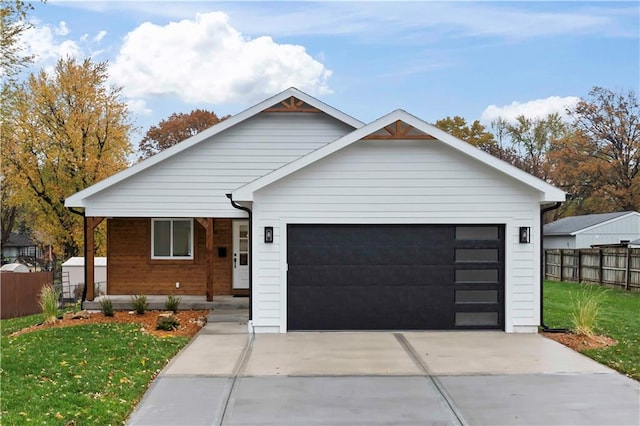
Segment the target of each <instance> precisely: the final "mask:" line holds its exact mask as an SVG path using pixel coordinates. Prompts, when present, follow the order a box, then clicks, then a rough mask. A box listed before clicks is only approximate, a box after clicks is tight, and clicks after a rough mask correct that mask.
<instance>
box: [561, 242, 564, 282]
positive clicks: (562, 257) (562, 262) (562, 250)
mask: <svg viewBox="0 0 640 426" xmlns="http://www.w3.org/2000/svg"><path fill="white" fill-rule="evenodd" d="M563 253H564V249H560V281H563V279H562V278H563V274H562V272H563V270H564V255H563Z"/></svg>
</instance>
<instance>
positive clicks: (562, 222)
mask: <svg viewBox="0 0 640 426" xmlns="http://www.w3.org/2000/svg"><path fill="white" fill-rule="evenodd" d="M632 215H637V216H638V217H640V213H638V212H635V211H624V212H614V213H597V214H586V215H582V216H570V217H565V218H562V219H558V220H556V221H555V222H551V223H547V224H546V225H544V230H543V233H544V235H545V236H554V235H556V236H558V235H576V234H579V233H581V232H584V231H587V230H588V229H591V228H593V227H595V226H599V225H604V224H605V223H607V222H613V221H615V220H618V219H621V218H625V217H627V216H632Z"/></svg>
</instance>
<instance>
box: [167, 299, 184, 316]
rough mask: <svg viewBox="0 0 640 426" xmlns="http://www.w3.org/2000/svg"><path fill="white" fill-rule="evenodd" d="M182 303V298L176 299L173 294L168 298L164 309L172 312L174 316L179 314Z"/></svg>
mask: <svg viewBox="0 0 640 426" xmlns="http://www.w3.org/2000/svg"><path fill="white" fill-rule="evenodd" d="M180 302H182V298H180V297H175V296H174V295H173V294H170V295H169V296H167V300H166V302H164V307H165V309H166V310H167V311H171V312H173V313H174V314H175V313H176V312H178V306H180Z"/></svg>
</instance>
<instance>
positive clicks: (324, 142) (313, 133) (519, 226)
mask: <svg viewBox="0 0 640 426" xmlns="http://www.w3.org/2000/svg"><path fill="white" fill-rule="evenodd" d="M564 199H565V193H564V192H563V191H561V190H559V189H557V188H555V187H553V186H551V185H549V184H547V183H546V182H544V181H542V180H540V179H538V178H536V177H533V176H531V175H529V174H527V173H525V172H523V171H521V170H519V169H517V168H515V167H513V166H511V165H509V164H507V163H505V162H503V161H501V160H499V159H497V158H495V157H493V156H491V155H489V154H487V153H485V152H483V151H481V150H479V149H477V148H475V147H473V146H471V145H469V144H468V143H466V142H463V141H461V140H459V139H456V138H455V137H453V136H451V135H449V134H447V133H445V132H443V131H442V130H439V129H438V128H436V127H434V126H432V125H430V124H428V123H426V122H424V121H422V120H420V119H418V118H416V117H415V116H412V115H410V114H408V113H407V112H405V111H402V110H396V111H394V112H391V113H390V114H388V115H385V116H383V117H382V118H380V119H378V120H375V121H373V122H372V123H370V124H367V125H365V124H363V123H361V122H360V121H358V120H356V119H354V118H352V117H350V116H348V115H346V114H344V113H343V112H341V111H338V110H336V109H335V108H332V107H330V106H328V105H326V104H324V103H322V102H320V101H319V100H317V99H315V98H313V97H311V96H309V95H307V94H305V93H303V92H300V91H298V90H297V89H293V88H292V89H288V90H286V91H284V92H282V93H280V94H278V95H276V96H274V97H272V98H270V99H267V100H265V101H263V102H261V103H259V104H257V105H255V106H253V107H251V108H249V109H247V110H245V111H243V112H241V113H239V114H237V115H235V116H233V117H231V118H229V119H227V120H225V121H223V122H221V123H219V124H217V125H215V126H213V127H211V128H210V129H208V130H206V131H204V132H202V133H200V134H198V135H196V136H193V137H191V138H189V139H187V140H185V141H184V142H182V143H180V144H178V145H176V146H173V147H171V148H169V149H167V150H166V151H163V152H161V153H159V154H157V155H155V156H153V157H151V158H149V159H147V160H145V161H142V162H140V163H138V164H136V165H134V166H132V167H131V168H129V169H127V170H125V171H123V172H121V173H118V174H116V175H114V176H111V177H110V178H108V179H105V180H103V181H102V182H99V183H97V184H95V185H93V186H91V187H89V188H87V189H85V190H83V191H81V192H79V193H77V194H74V195H73V196H71V197H70V198H68V199H67V200H66V205H67V206H68V207H76V208H84V210H85V215H86V217H87V221H86V223H87V227H86V230H85V232H87V239H88V241H89V244H88V248H89V250H88V256H89V257H88V258H87V265H89V264H90V262H92V257H91V256H92V255H91V253H92V252H93V250H92V246H93V244H92V242H91V239H92V235H93V229H94V228H95V226H97V224H98V223H100V222H101V221H102V220H104V219H106V221H107V239H108V240H107V250H108V253H107V258H108V260H109V261H108V266H107V279H108V282H109V285H108V287H107V288H108V293H109V294H140V293H143V294H161V295H164V294H178V295H180V294H183V295H187V294H189V295H202V296H205V295H206V297H207V299H208V300H211V299H212V298H213V296H214V295H225V294H243V293H244V294H249V295H250V298H251V299H250V300H251V304H250V306H251V307H252V308H251V312H250V321H249V327H250V330H252V331H255V332H286V331H288V330H352V329H368V330H382V329H418V330H424V329H501V330H506V331H508V332H536V331H537V326H538V325H539V323H540V274H539V271H540V267H541V259H540V244H541V229H540V226H539V223H540V209H541V208H542V207H544V206H548V205H552V204H554V203H556V202H558V201H564ZM231 200H233V201H231ZM249 212H250V213H249ZM521 239H522V240H521ZM90 270H91V268H89V271H90ZM93 297H94V294H93V291H92V289H91V288H89V292H88V296H87V298H88V299H89V300H91V299H92V298H93Z"/></svg>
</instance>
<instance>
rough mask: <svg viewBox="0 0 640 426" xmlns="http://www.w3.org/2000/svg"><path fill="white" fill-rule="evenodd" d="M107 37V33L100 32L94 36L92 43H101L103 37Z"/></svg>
mask: <svg viewBox="0 0 640 426" xmlns="http://www.w3.org/2000/svg"><path fill="white" fill-rule="evenodd" d="M106 35H107V32H106V31H105V30H102V31H100V32H99V33H98V34H96V36H95V37H94V38H93V40H92V41H93V42H94V43H100V42H101V41H102V39H103V38H104V36H106Z"/></svg>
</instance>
